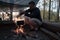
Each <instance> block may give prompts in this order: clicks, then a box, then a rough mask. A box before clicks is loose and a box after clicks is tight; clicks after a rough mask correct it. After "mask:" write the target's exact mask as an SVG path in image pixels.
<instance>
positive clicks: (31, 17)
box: [20, 1, 42, 29]
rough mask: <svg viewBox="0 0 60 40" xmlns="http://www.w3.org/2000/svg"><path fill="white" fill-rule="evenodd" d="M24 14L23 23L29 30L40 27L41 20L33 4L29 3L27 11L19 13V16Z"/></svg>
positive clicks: (38, 11)
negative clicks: (28, 26) (29, 27)
mask: <svg viewBox="0 0 60 40" xmlns="http://www.w3.org/2000/svg"><path fill="white" fill-rule="evenodd" d="M22 14H25V23H26V24H28V25H30V26H31V28H32V29H33V28H38V27H37V26H38V25H41V24H42V23H41V22H42V19H41V15H40V10H39V9H38V8H37V7H36V5H35V2H33V1H31V2H29V9H28V10H26V11H24V12H22V13H20V15H22Z"/></svg>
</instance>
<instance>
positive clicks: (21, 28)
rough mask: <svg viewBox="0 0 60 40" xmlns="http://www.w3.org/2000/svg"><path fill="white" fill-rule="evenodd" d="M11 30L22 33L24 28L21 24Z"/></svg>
mask: <svg viewBox="0 0 60 40" xmlns="http://www.w3.org/2000/svg"><path fill="white" fill-rule="evenodd" d="M13 32H15V33H16V34H20V33H22V34H24V28H23V25H21V26H20V27H19V26H18V27H17V28H16V29H15V30H13Z"/></svg>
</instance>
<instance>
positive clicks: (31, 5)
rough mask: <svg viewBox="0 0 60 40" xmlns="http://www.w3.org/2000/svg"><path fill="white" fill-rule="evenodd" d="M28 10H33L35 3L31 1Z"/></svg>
mask: <svg viewBox="0 0 60 40" xmlns="http://www.w3.org/2000/svg"><path fill="white" fill-rule="evenodd" d="M29 7H30V9H33V8H34V7H35V2H33V1H31V2H29Z"/></svg>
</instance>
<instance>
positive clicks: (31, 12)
mask: <svg viewBox="0 0 60 40" xmlns="http://www.w3.org/2000/svg"><path fill="white" fill-rule="evenodd" d="M25 12H26V13H25V16H28V17H30V18H37V19H39V20H40V21H42V19H41V15H40V10H39V9H38V8H37V7H36V8H34V9H32V10H30V9H28V10H26V11H25Z"/></svg>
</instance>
